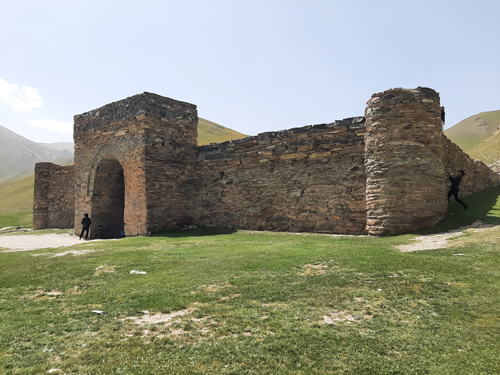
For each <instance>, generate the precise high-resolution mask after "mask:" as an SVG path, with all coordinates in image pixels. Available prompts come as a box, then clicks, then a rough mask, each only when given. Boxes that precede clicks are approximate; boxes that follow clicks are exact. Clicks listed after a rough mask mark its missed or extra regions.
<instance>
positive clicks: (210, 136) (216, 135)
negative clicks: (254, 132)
mask: <svg viewBox="0 0 500 375" xmlns="http://www.w3.org/2000/svg"><path fill="white" fill-rule="evenodd" d="M244 137H246V135H245V134H242V133H239V132H237V131H235V130H232V129H229V128H226V127H224V126H222V125H219V124H216V123H215V122H212V121H208V120H205V119H203V118H200V119H199V120H198V145H200V146H201V145H208V144H210V143H218V142H224V141H230V140H233V139H240V138H244Z"/></svg>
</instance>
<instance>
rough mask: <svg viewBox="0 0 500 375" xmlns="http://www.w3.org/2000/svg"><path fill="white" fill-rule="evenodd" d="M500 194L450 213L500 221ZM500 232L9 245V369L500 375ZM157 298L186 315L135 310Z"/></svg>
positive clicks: (1, 273) (5, 348)
mask: <svg viewBox="0 0 500 375" xmlns="http://www.w3.org/2000/svg"><path fill="white" fill-rule="evenodd" d="M499 194H500V190H499V189H496V190H492V191H490V192H489V193H488V194H486V195H485V194H477V195H475V196H470V197H469V199H468V203H469V205H470V206H471V210H470V211H467V212H464V211H463V210H462V211H458V210H457V211H455V209H456V208H457V207H455V205H453V204H452V205H451V206H450V208H451V212H450V217H453V216H457V215H461V214H463V215H465V216H464V217H463V218H461V219H457V220H458V221H460V222H462V221H463V222H469V221H472V220H475V219H478V218H479V219H483V220H488V221H493V222H497V223H498V220H499V217H500V214H499V210H500V202H498V200H497V199H496V198H497V197H498V195H499ZM451 213H453V214H454V215H451ZM499 236H500V231H499V229H498V228H494V229H490V230H488V231H485V232H481V233H477V232H473V231H470V232H468V233H467V234H466V235H465V236H463V237H462V239H460V240H455V242H454V243H455V245H454V247H451V248H445V249H440V250H432V251H421V252H416V253H401V252H399V251H397V250H395V248H394V245H397V244H401V243H408V242H410V241H411V238H413V236H411V235H406V236H398V237H390V238H369V237H331V236H328V235H297V234H280V233H259V232H237V233H229V234H216V233H214V232H202V231H191V232H187V231H186V232H178V233H170V234H167V235H164V236H155V237H136V238H128V239H124V240H120V241H108V242H86V243H84V244H81V245H77V246H75V247H73V249H81V250H95V252H94V253H90V254H87V255H80V256H77V257H75V256H72V255H66V256H58V257H51V255H52V254H54V253H56V252H59V253H60V252H61V251H62V250H61V249H59V250H56V249H45V250H39V251H34V252H21V253H2V252H0V301H1V302H2V303H1V304H0V322H1V324H0V373H5V374H38V373H47V372H48V371H49V369H60V370H61V371H60V372H61V373H63V372H64V373H78V374H118V373H123V374H223V373H227V374H454V375H455V374H491V373H499V372H500V360H499V358H500V347H499V346H498V341H499V339H500V322H499V320H498V312H497V307H498V306H499V304H500V277H499V276H500V266H499V264H500V248H499V247H498V246H497V245H495V243H496V242H498V240H496V239H495V238H498V237H499ZM64 250H67V249H64ZM34 253H36V254H39V255H40V256H38V257H36V258H35V257H33V256H32V254H34ZM43 254H44V255H43ZM454 254H462V255H460V256H457V255H454ZM130 270H142V271H146V272H147V275H131V274H130ZM184 309H191V310H186V311H184ZM93 310H102V311H104V312H105V314H104V315H98V314H95V313H92V311H93ZM144 310H148V311H150V312H151V313H167V314H168V313H177V312H182V311H184V312H185V313H186V314H185V315H177V316H176V317H175V318H174V319H171V320H170V321H168V322H167V323H163V324H147V325H144V326H139V325H137V324H136V323H134V322H133V321H130V320H128V321H127V320H123V319H124V318H127V317H131V316H135V317H140V316H144V313H143V312H142V311H144ZM325 323H326V324H325Z"/></svg>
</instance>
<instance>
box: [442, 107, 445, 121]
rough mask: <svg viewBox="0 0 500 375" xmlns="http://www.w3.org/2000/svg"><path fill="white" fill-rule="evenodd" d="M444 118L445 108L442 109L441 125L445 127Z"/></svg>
mask: <svg viewBox="0 0 500 375" xmlns="http://www.w3.org/2000/svg"><path fill="white" fill-rule="evenodd" d="M444 116H445V113H444V107H441V124H443V125H444Z"/></svg>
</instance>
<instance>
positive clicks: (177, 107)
mask: <svg viewBox="0 0 500 375" xmlns="http://www.w3.org/2000/svg"><path fill="white" fill-rule="evenodd" d="M74 121H75V126H74V128H75V132H74V141H75V164H74V167H75V170H76V201H75V212H74V215H75V223H76V231H78V230H79V229H80V225H81V224H80V221H81V218H82V217H83V214H84V213H86V212H88V213H90V214H91V218H92V222H93V227H94V228H95V227H96V226H97V225H110V226H111V228H112V229H114V230H115V231H116V232H120V231H121V230H125V233H127V234H128V235H139V234H141V235H144V234H147V233H148V232H149V231H150V230H152V228H154V230H156V231H160V230H166V229H171V228H173V227H175V226H176V225H177V223H178V222H185V220H186V215H187V214H186V209H187V208H186V195H185V189H181V188H180V186H179V180H185V179H186V176H187V175H188V172H187V171H186V167H187V165H188V164H189V162H187V161H188V160H192V163H194V160H195V150H196V139H197V122H198V117H197V113H196V106H194V105H192V104H188V103H182V102H178V101H176V100H172V99H169V98H164V97H161V96H159V95H155V94H149V93H144V94H139V95H136V96H133V97H131V98H128V99H126V100H122V101H119V102H115V103H110V104H107V105H105V106H103V107H101V108H99V109H96V110H93V111H90V112H87V113H84V114H81V115H77V116H75V119H74ZM106 180H108V181H110V180H111V181H115V183H111V184H109V183H106V182H105V181H106ZM122 185H123V186H122ZM110 197H111V199H110ZM120 207H124V209H123V208H122V210H123V212H121V213H120V212H116V210H117V209H120ZM120 216H121V217H122V218H124V220H123V219H122V220H121V221H120V222H118V221H117V220H115V221H114V222H110V220H109V218H113V217H120ZM122 221H124V223H123V222H122ZM123 224H125V226H124V225H123Z"/></svg>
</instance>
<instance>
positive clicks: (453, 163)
mask: <svg viewBox="0 0 500 375" xmlns="http://www.w3.org/2000/svg"><path fill="white" fill-rule="evenodd" d="M442 141H443V147H444V168H445V174H446V176H450V175H451V176H453V177H455V176H456V175H457V174H458V171H459V170H463V171H464V172H465V173H466V175H465V177H464V178H463V179H462V182H461V184H460V197H463V196H467V195H469V194H472V193H477V192H480V191H481V190H484V189H486V188H487V187H491V186H500V175H499V174H498V173H495V172H494V171H492V170H491V169H490V168H488V167H487V166H486V165H485V164H484V163H483V162H481V161H475V160H473V159H472V158H471V157H470V156H469V155H468V154H467V153H465V152H464V151H462V149H461V148H460V147H458V146H457V145H456V144H455V143H453V142H452V141H450V140H449V139H448V137H446V136H445V135H444V134H443V140H442ZM446 181H447V188H449V187H450V186H451V182H449V180H446ZM452 199H453V198H452Z"/></svg>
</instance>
